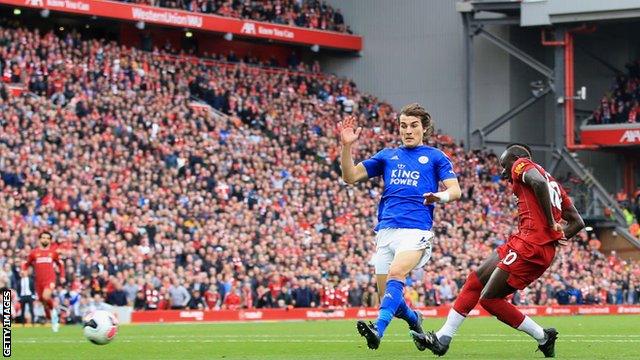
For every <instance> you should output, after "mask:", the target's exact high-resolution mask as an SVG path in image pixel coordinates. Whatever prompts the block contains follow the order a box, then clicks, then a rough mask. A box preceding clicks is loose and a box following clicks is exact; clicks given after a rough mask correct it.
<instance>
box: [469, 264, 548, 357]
mask: <svg viewBox="0 0 640 360" xmlns="http://www.w3.org/2000/svg"><path fill="white" fill-rule="evenodd" d="M508 279H509V273H508V272H506V271H505V270H503V269H500V268H496V269H495V270H494V272H493V274H492V275H491V278H490V279H489V282H488V283H487V285H486V286H485V287H484V290H483V291H482V294H481V295H480V305H482V307H484V308H485V310H487V311H488V312H489V313H491V314H492V315H494V316H495V317H497V318H498V320H500V321H502V322H503V323H505V324H507V325H509V326H511V327H512V328H514V329H517V330H520V331H522V332H525V333H527V334H529V335H530V336H531V337H533V338H534V339H536V341H537V342H538V345H539V346H538V348H539V349H540V350H542V351H543V353H544V355H545V357H553V356H554V347H555V339H556V337H557V332H556V331H555V329H547V330H544V329H542V327H541V326H540V325H538V324H537V323H536V322H535V321H533V320H532V319H531V318H530V317H528V316H525V315H524V314H523V313H522V312H520V310H518V308H516V307H515V306H514V305H513V304H511V303H510V302H508V301H507V300H506V299H505V298H506V297H507V296H508V295H510V294H512V293H513V292H514V291H516V289H515V288H514V287H512V286H511V285H509V284H508V282H507V280H508Z"/></svg>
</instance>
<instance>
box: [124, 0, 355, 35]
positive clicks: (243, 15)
mask: <svg viewBox="0 0 640 360" xmlns="http://www.w3.org/2000/svg"><path fill="white" fill-rule="evenodd" d="M118 1H122V2H128V3H136V4H142V5H150V6H157V7H163V8H171V9H180V10H187V11H192V12H198V13H204V14H216V15H220V16H227V17H233V18H239V19H249V20H255V21H266V22H271V23H276V24H282V25H291V26H299V27H305V28H312V29H318V30H327V31H337V32H343V33H345V32H346V33H352V32H351V29H350V28H349V26H347V25H346V24H345V22H344V16H343V15H342V13H341V12H340V9H334V8H333V7H331V6H330V5H328V4H327V3H325V2H324V1H319V0H279V1H240V0H233V1H231V0H172V1H167V0H118Z"/></svg>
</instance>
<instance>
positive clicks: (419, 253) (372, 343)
mask: <svg viewBox="0 0 640 360" xmlns="http://www.w3.org/2000/svg"><path fill="white" fill-rule="evenodd" d="M424 252H425V251H424V250H412V251H403V252H401V253H397V254H395V256H394V258H393V261H392V262H391V264H389V265H388V266H389V270H388V275H387V282H386V284H385V292H384V295H383V296H382V301H381V303H380V312H379V315H378V319H377V321H376V324H375V325H373V324H366V323H365V322H364V321H358V323H357V328H358V332H359V333H360V335H361V336H363V337H365V338H366V339H367V346H368V347H369V348H370V349H377V348H378V346H379V345H380V339H382V337H383V336H384V332H385V330H386V328H387V326H388V325H389V323H390V322H391V319H392V318H393V317H394V315H395V313H396V312H397V310H398V307H400V303H401V302H402V303H404V280H405V278H406V276H407V274H408V273H409V272H410V271H411V270H413V269H414V268H415V267H416V265H417V264H419V262H420V261H421V259H422V258H423V255H424ZM380 254H381V252H380V251H378V253H377V254H376V255H380ZM386 254H387V255H388V253H386ZM381 258H382V257H378V259H377V260H381ZM379 270H381V269H379V268H378V267H377V268H376V272H377V273H380V271H379ZM405 306H406V303H405ZM414 315H415V316H416V321H417V314H415V313H414Z"/></svg>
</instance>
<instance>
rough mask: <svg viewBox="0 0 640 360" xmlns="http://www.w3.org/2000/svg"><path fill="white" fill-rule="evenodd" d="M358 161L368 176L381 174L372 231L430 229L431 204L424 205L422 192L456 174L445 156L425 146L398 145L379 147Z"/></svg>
mask: <svg viewBox="0 0 640 360" xmlns="http://www.w3.org/2000/svg"><path fill="white" fill-rule="evenodd" d="M362 163H363V165H364V167H365V169H367V175H368V176H369V178H372V177H376V176H380V175H382V176H383V177H384V191H383V193H382V199H380V206H379V207H378V225H377V226H376V229H375V230H376V231H378V230H380V229H386V228H399V229H421V230H430V229H431V227H432V225H433V209H434V205H428V206H425V205H424V204H423V201H424V198H423V197H422V195H423V194H424V193H427V192H433V193H435V192H437V191H438V184H439V182H440V181H443V180H447V179H454V178H455V177H456V174H455V172H454V171H453V166H452V164H451V160H449V158H448V157H447V155H445V154H444V153H443V152H442V151H440V150H438V149H436V148H433V147H431V146H426V145H421V146H417V147H415V148H408V147H404V146H401V147H398V148H386V149H383V150H381V151H380V152H378V153H377V154H375V155H374V156H373V157H371V158H370V159H367V160H365V161H363V162H362Z"/></svg>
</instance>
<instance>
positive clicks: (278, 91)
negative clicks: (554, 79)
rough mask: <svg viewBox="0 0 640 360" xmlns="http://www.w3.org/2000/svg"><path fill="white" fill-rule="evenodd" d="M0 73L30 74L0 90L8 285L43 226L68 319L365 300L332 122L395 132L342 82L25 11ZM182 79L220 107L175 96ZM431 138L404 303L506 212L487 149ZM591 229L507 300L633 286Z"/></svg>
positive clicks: (484, 239)
mask: <svg viewBox="0 0 640 360" xmlns="http://www.w3.org/2000/svg"><path fill="white" fill-rule="evenodd" d="M0 73H2V74H3V78H4V81H5V82H9V83H20V84H23V85H24V86H25V87H26V88H27V89H28V90H29V92H30V94H25V95H21V96H11V95H9V94H8V91H7V90H6V89H5V88H3V89H2V91H1V92H0V126H1V127H2V129H1V131H0V175H1V178H2V179H1V181H0V270H1V271H0V281H1V282H2V283H3V284H0V285H9V286H11V287H14V288H16V286H17V284H18V283H20V278H21V274H20V271H19V269H20V266H21V264H22V263H23V262H24V260H25V259H26V258H27V254H28V253H29V251H30V250H31V249H33V248H34V247H35V246H37V245H36V240H37V234H38V232H39V231H41V230H42V229H48V230H50V231H51V232H52V233H53V235H54V239H55V241H56V247H57V249H58V251H59V252H60V254H61V256H62V258H63V259H64V262H65V265H66V266H65V272H66V276H65V278H66V279H67V281H66V284H65V285H60V286H59V287H58V292H57V293H58V296H59V298H60V301H61V303H62V304H63V307H64V308H63V309H64V311H65V312H64V314H63V316H62V318H63V319H66V320H67V321H70V322H72V321H74V319H77V317H78V316H79V315H81V314H82V312H83V311H85V310H87V309H95V308H101V307H108V306H112V305H124V304H129V305H131V306H133V307H134V308H135V309H137V310H154V309H168V308H185V307H186V308H192V309H237V308H252V307H256V308H261V307H281V308H282V307H309V306H311V307H343V306H363V305H364V306H377V305H378V297H377V295H376V293H375V285H374V284H375V278H374V276H373V268H372V266H371V265H369V263H368V262H369V260H370V257H371V255H372V254H373V252H374V250H375V244H374V240H373V238H374V233H373V230H372V229H373V227H374V224H375V221H376V206H377V203H378V201H379V198H380V193H381V189H382V187H381V183H380V181H376V180H374V181H371V182H367V183H364V184H359V185H357V186H348V185H346V184H345V183H344V182H342V181H341V180H340V176H339V165H338V161H337V158H338V154H339V141H338V133H337V122H338V121H339V120H340V119H341V118H342V117H343V116H344V115H345V114H357V115H358V118H359V123H360V124H361V125H362V126H363V127H364V130H363V133H362V135H361V137H360V140H359V142H358V149H357V151H356V154H355V158H356V159H359V160H362V159H365V158H366V157H368V156H371V155H372V154H374V153H375V152H376V151H378V150H379V149H381V148H383V147H385V146H391V145H393V144H395V143H396V142H397V124H396V120H395V113H394V112H393V109H392V108H391V107H390V106H389V105H387V104H385V103H383V102H381V101H379V100H378V99H376V98H375V97H373V96H371V95H368V94H365V93H362V92H360V91H359V90H358V88H357V87H356V85H355V84H354V83H353V82H352V81H350V80H348V79H343V78H339V77H336V76H333V75H322V76H317V75H313V74H305V73H297V72H292V71H288V70H281V71H272V70H271V71H267V70H265V69H263V68H260V67H254V66H250V65H246V64H242V63H238V64H234V65H224V66H223V65H220V66H215V65H208V66H204V65H203V64H202V63H201V62H198V61H196V62H190V61H183V60H180V59H176V58H175V57H168V56H165V54H163V53H162V52H161V51H156V52H142V51H140V50H136V49H129V48H125V47H122V46H119V45H117V44H115V43H107V42H104V41H98V40H84V41H83V40H81V39H80V37H79V36H78V35H74V34H66V35H65V36H64V37H57V36H56V35H54V34H53V33H40V32H38V31H37V30H27V29H24V28H17V29H13V28H12V29H9V28H0ZM194 95H195V96H197V97H199V98H202V99H204V100H205V101H207V102H208V103H209V104H211V106H212V107H214V108H216V109H218V110H220V111H221V112H223V113H224V114H226V116H214V115H212V114H211V113H210V112H209V111H207V110H201V109H199V108H196V107H193V106H191V101H190V98H191V96H194ZM435 120H436V124H437V121H438V119H435ZM432 145H435V146H438V147H439V148H440V149H442V150H443V151H444V152H445V153H447V154H448V155H449V157H450V158H451V159H452V161H453V163H454V166H455V171H456V172H457V173H458V176H459V180H460V184H461V187H462V189H463V198H462V199H461V200H460V201H457V202H453V203H449V204H447V205H445V206H437V207H436V213H435V218H436V219H437V220H436V222H435V231H436V233H437V236H436V240H435V244H434V249H433V256H432V260H431V261H430V262H429V263H428V264H427V265H426V266H425V267H424V268H423V269H420V270H417V271H414V272H413V274H412V276H411V277H410V278H409V279H408V280H407V284H408V286H407V290H406V293H405V296H406V298H407V301H410V302H411V303H412V304H413V305H440V304H448V303H451V302H452V301H453V300H454V299H455V298H456V296H457V294H458V292H459V289H460V288H461V286H462V284H463V282H464V279H466V277H467V274H468V273H469V271H472V270H474V269H476V268H477V267H478V266H479V264H481V262H482V261H483V259H484V258H486V257H487V256H488V255H489V254H490V252H491V251H492V249H494V248H495V247H497V246H499V245H500V244H502V243H503V242H504V241H505V240H506V239H507V237H508V235H509V233H511V232H512V231H513V230H514V226H515V224H516V221H515V220H514V217H515V216H516V214H517V210H516V203H515V200H514V197H513V195H512V192H511V190H510V186H509V185H508V183H506V182H505V181H504V180H501V179H500V176H499V173H500V167H499V164H498V160H497V158H496V156H495V155H494V154H493V153H490V152H481V151H473V152H466V151H465V150H464V148H463V147H462V146H461V144H457V143H456V142H454V141H453V140H452V139H451V138H450V137H448V136H446V135H443V134H437V135H436V136H434V137H433V139H432ZM599 247H600V244H599V241H598V239H597V238H596V237H595V235H594V234H590V235H587V234H586V233H581V234H580V236H578V237H577V239H575V240H574V241H572V242H571V245H569V246H567V247H563V248H559V258H558V260H557V261H556V262H555V264H554V265H553V266H552V268H551V269H550V270H549V271H548V272H547V273H546V274H545V275H544V276H543V277H542V278H541V279H540V280H539V281H538V282H536V283H535V284H533V285H532V287H531V288H530V289H529V290H525V291H523V292H519V293H518V294H517V295H516V296H515V297H514V299H513V301H514V302H517V303H521V304H568V303H595V304H600V303H635V304H637V303H639V302H640V281H639V280H640V265H639V264H638V262H636V261H631V260H627V259H623V258H621V257H619V256H617V255H616V254H607V255H604V254H602V253H600V252H599V251H598V249H599ZM19 295H20V294H18V296H19ZM41 310H42V309H41V307H39V306H37V311H36V314H38V313H42V311H41ZM37 316H38V315H36V317H37Z"/></svg>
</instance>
